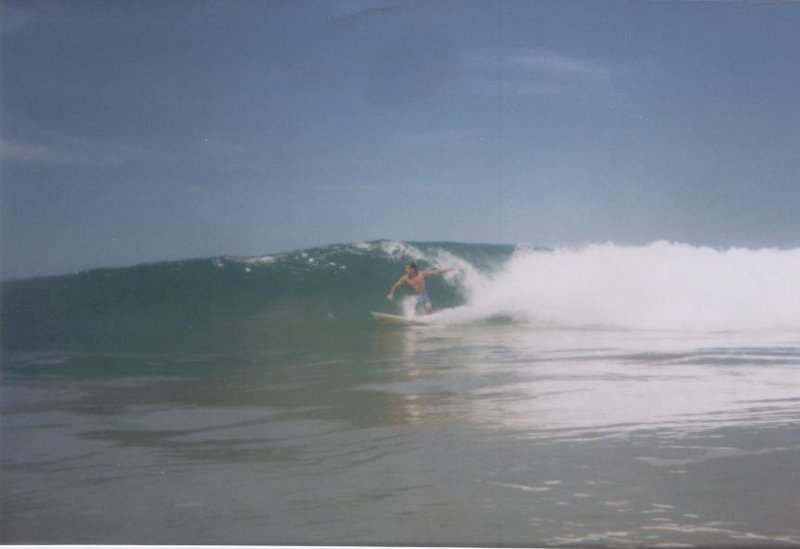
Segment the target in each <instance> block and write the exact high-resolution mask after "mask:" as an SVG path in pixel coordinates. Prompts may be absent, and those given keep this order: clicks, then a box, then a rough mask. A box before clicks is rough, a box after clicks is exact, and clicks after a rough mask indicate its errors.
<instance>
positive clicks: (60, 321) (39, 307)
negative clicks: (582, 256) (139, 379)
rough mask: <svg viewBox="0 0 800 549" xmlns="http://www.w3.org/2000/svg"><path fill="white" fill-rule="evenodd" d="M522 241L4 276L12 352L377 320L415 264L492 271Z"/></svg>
mask: <svg viewBox="0 0 800 549" xmlns="http://www.w3.org/2000/svg"><path fill="white" fill-rule="evenodd" d="M514 250H515V247H514V246H502V245H483V244H465V243H405V242H393V241H374V242H365V243H359V244H336V245H330V246H324V247H319V248H312V249H306V250H298V251H293V252H289V253H283V254H276V255H270V256H265V257H251V258H240V257H220V258H209V259H195V260H185V261H173V262H164V263H154V264H145V265H139V266H135V267H127V268H118V269H96V270H90V271H86V272H82V273H78V274H74V275H67V276H57V277H46V278H36V279H29V280H16V281H10V282H5V283H4V284H3V306H2V336H3V337H2V345H3V349H5V350H20V349H54V350H57V349H82V348H86V349H95V348H100V349H108V348H116V349H126V350H130V349H131V348H138V347H142V346H144V347H146V348H152V347H158V348H170V347H171V346H175V345H180V346H182V345H191V346H192V347H196V346H198V345H201V346H203V345H205V346H207V347H213V346H214V345H231V344H233V345H236V344H246V343H247V340H253V341H263V340H264V339H269V338H274V337H282V338H286V337H295V338H297V339H299V340H302V339H303V338H310V337H317V334H320V333H322V332H325V331H326V332H330V331H333V332H336V331H341V330H357V329H360V328H364V327H366V326H371V324H372V321H371V319H370V317H369V314H368V313H369V311H371V310H382V311H386V312H394V313H398V312H400V311H399V309H398V304H397V303H392V302H389V301H387V300H386V298H385V295H386V293H387V291H388V289H389V288H390V286H391V285H392V284H393V283H394V282H395V281H396V280H397V279H398V278H399V277H400V276H401V275H402V274H403V269H404V266H405V264H406V263H407V262H409V261H416V262H417V263H418V264H419V267H420V268H423V269H424V268H433V267H450V266H453V265H452V264H453V263H457V264H458V265H460V266H466V267H467V268H470V269H475V270H477V271H480V272H491V271H493V270H495V269H497V268H499V267H500V266H501V265H502V264H503V263H504V262H505V261H507V260H508V259H509V258H510V257H511V255H512V254H513V252H514ZM427 285H428V290H429V293H430V294H431V295H432V297H433V298H434V301H435V304H436V306H437V307H453V306H456V305H459V304H462V303H463V302H464V295H463V291H462V289H461V287H460V285H459V284H458V282H457V280H456V281H446V280H444V279H442V278H440V277H432V278H430V279H429V280H428V282H427ZM402 294H403V291H399V292H398V296H401V295H402ZM243 340H245V341H243Z"/></svg>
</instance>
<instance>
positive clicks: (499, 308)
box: [441, 242, 800, 331]
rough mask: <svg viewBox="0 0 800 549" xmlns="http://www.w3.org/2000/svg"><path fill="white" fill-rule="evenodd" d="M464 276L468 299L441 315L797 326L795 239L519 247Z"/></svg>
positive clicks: (642, 325) (553, 323) (449, 318)
mask: <svg viewBox="0 0 800 549" xmlns="http://www.w3.org/2000/svg"><path fill="white" fill-rule="evenodd" d="M465 284H467V287H466V288H465V294H466V295H467V296H468V297H467V303H466V304H465V305H464V306H463V307H460V308H457V309H456V310H454V311H452V312H451V313H450V314H448V315H444V316H443V318H442V319H441V320H442V321H445V322H456V321H462V322H463V321H474V320H476V319H480V318H491V317H497V316H510V317H512V318H514V319H516V320H518V321H522V322H528V323H531V324H533V325H538V326H542V327H559V328H577V327H608V328H630V329H671V330H681V329H688V330H712V331H723V330H773V329H798V328H800V291H798V290H800V288H799V287H798V286H800V249H792V250H779V249H761V250H747V249H740V248H732V249H728V250H716V249H712V248H708V247H696V246H690V245H687V244H678V243H669V242H654V243H652V244H649V245H646V246H619V245H615V244H611V243H608V244H593V245H589V246H585V247H582V248H558V249H556V250H553V251H538V250H530V249H520V250H518V251H517V252H516V253H515V254H514V255H513V257H511V259H510V260H509V261H508V262H507V264H506V265H505V266H504V268H503V269H502V270H501V271H500V272H498V273H495V274H494V275H492V276H487V277H478V279H477V280H472V279H470V278H469V277H468V278H467V279H465Z"/></svg>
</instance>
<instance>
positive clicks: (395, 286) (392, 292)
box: [386, 275, 406, 299]
mask: <svg viewBox="0 0 800 549" xmlns="http://www.w3.org/2000/svg"><path fill="white" fill-rule="evenodd" d="M405 281H406V277H405V275H403V276H401V277H400V279H399V280H398V281H397V282H395V283H394V286H392V289H391V290H389V293H388V294H386V298H387V299H394V292H395V291H396V290H397V288H399V287H400V286H402V285H403V283H404V282H405Z"/></svg>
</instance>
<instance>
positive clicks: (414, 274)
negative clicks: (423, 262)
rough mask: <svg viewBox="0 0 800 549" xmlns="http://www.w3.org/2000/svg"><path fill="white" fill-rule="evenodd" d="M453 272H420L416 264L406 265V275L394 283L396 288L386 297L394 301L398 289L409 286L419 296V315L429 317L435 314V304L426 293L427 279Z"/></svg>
mask: <svg viewBox="0 0 800 549" xmlns="http://www.w3.org/2000/svg"><path fill="white" fill-rule="evenodd" d="M452 270H453V269H427V270H424V271H420V270H419V269H418V268H417V264H416V263H409V264H408V265H406V274H404V275H403V276H401V277H400V279H399V280H398V281H397V282H395V283H394V286H392V289H391V290H389V293H388V294H386V297H387V299H394V292H395V291H396V290H397V288H399V287H400V286H402V285H403V284H408V285H409V286H411V288H412V289H413V290H414V293H415V294H416V296H417V304H416V306H415V310H416V312H417V314H418V315H419V314H422V313H423V312H424V313H425V314H427V315H429V314H431V313H432V312H433V304H432V303H431V298H430V297H428V294H427V293H426V292H425V277H426V276H432V275H440V274H444V273H447V272H450V271H452Z"/></svg>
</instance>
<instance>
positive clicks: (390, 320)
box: [370, 313, 427, 326]
mask: <svg viewBox="0 0 800 549" xmlns="http://www.w3.org/2000/svg"><path fill="white" fill-rule="evenodd" d="M370 314H371V315H372V318H374V319H375V320H377V321H378V324H383V325H385V326H424V325H426V324H427V322H425V321H423V320H418V319H416V318H411V317H407V316H399V315H387V314H386V313H370Z"/></svg>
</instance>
